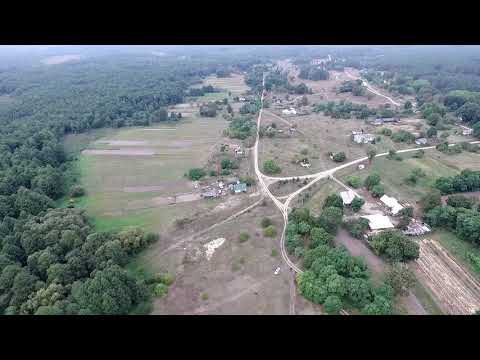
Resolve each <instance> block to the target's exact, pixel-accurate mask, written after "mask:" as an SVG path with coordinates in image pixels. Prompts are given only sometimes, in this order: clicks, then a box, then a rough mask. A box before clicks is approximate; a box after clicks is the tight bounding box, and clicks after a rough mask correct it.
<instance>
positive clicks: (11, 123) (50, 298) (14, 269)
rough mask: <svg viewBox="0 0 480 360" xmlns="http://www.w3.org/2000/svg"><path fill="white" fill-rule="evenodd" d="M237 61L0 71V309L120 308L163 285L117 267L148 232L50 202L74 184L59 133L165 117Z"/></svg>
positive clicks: (102, 61)
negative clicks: (97, 221) (102, 222)
mask: <svg viewBox="0 0 480 360" xmlns="http://www.w3.org/2000/svg"><path fill="white" fill-rule="evenodd" d="M242 61H243V60H237V59H235V60H232V58H228V57H225V58H218V57H217V58H215V57H213V58H205V59H202V60H189V59H184V60H181V61H180V60H179V59H178V57H162V58H161V60H159V59H156V58H155V57H152V56H139V55H135V56H132V55H122V56H116V57H110V56H104V57H95V58H92V59H90V60H87V61H80V62H74V63H66V64H61V65H55V66H50V67H48V66H25V67H13V68H8V69H7V70H6V69H4V70H3V71H1V72H0V99H1V100H2V101H1V103H0V241H1V243H0V314H2V313H3V314H127V313H129V312H131V311H133V310H134V309H135V308H137V307H138V306H141V304H142V303H145V302H146V301H148V298H149V296H150V294H152V293H153V292H155V291H157V292H158V291H162V289H163V288H162V286H165V284H164V283H163V282H162V281H163V280H162V279H138V278H135V277H134V276H132V275H131V274H129V273H128V272H126V271H125V270H124V269H123V266H125V265H126V263H127V262H128V261H129V259H130V258H131V257H132V256H134V255H135V254H136V253H137V252H138V251H140V250H141V249H143V248H144V247H146V246H147V245H148V244H150V243H151V242H152V241H155V240H156V236H155V235H153V234H146V233H143V231H142V230H140V229H132V230H130V231H126V232H120V233H118V232H116V233H97V232H95V229H94V227H93V226H92V221H91V219H89V218H88V217H87V216H86V214H84V213H83V212H82V211H80V210H77V209H70V208H64V209H55V202H54V201H55V200H58V199H60V198H62V196H64V195H66V194H68V193H69V191H70V189H69V187H70V185H71V184H72V179H71V174H72V173H71V172H70V169H71V168H72V161H73V160H72V159H70V158H69V157H68V156H67V155H66V154H65V152H64V150H63V146H62V139H63V136H64V135H66V134H68V133H79V132H83V131H87V130H90V129H94V128H101V127H122V126H129V125H148V124H151V123H154V122H157V121H165V120H167V119H168V116H167V111H166V107H167V106H169V105H172V104H176V103H180V102H182V101H183V100H184V98H185V97H186V96H189V95H192V92H191V90H189V88H190V86H191V85H193V84H195V83H198V82H199V80H200V79H201V78H202V77H204V76H207V75H209V74H211V73H215V72H216V71H217V70H218V69H219V67H221V68H223V69H225V72H228V71H229V69H236V68H237V67H238V66H240V67H242V66H246V68H245V69H248V66H249V65H248V64H249V62H248V59H247V60H245V63H242ZM245 64H247V65H245ZM223 75H225V74H223ZM194 91H195V90H194ZM196 91H197V92H202V93H204V92H211V91H215V90H214V89H212V88H210V87H205V88H201V89H200V90H196ZM170 118H171V117H170ZM72 191H73V190H72ZM75 191H76V192H77V193H78V191H79V189H78V188H76V189H75ZM80 193H81V191H80ZM70 195H71V196H74V195H75V194H73V193H72V194H70ZM159 289H160V290H159Z"/></svg>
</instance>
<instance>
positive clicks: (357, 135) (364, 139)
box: [352, 130, 375, 144]
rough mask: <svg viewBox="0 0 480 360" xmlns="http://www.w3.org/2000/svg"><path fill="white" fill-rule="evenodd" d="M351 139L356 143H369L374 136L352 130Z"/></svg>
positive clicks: (372, 140)
mask: <svg viewBox="0 0 480 360" xmlns="http://www.w3.org/2000/svg"><path fill="white" fill-rule="evenodd" d="M352 140H353V141H354V142H356V143H357V144H371V143H373V142H374V141H375V136H374V135H372V134H366V133H364V132H363V130H362V131H352Z"/></svg>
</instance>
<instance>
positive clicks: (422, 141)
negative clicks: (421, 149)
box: [415, 138, 427, 145]
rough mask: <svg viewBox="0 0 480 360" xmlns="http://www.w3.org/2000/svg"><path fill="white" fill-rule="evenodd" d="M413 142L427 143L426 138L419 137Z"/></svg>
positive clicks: (418, 143)
mask: <svg viewBox="0 0 480 360" xmlns="http://www.w3.org/2000/svg"><path fill="white" fill-rule="evenodd" d="M415 144H417V145H426V144H427V139H426V138H419V139H417V140H415Z"/></svg>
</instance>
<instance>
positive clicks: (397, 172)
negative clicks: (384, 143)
mask: <svg viewBox="0 0 480 360" xmlns="http://www.w3.org/2000/svg"><path fill="white" fill-rule="evenodd" d="M400 156H401V157H402V158H403V160H402V161H397V160H390V159H387V158H386V157H381V158H376V159H374V160H373V162H372V165H371V166H369V167H368V168H367V169H366V170H367V171H365V170H363V171H356V170H355V169H356V167H354V166H352V167H351V168H349V169H348V170H344V171H342V172H339V174H341V175H340V178H341V179H342V180H344V181H346V177H347V176H348V175H349V174H352V173H353V174H355V175H357V176H359V177H360V178H361V179H362V181H363V180H364V179H365V178H366V177H367V176H368V175H369V174H370V173H373V172H377V173H378V174H379V175H380V177H381V179H382V184H383V185H384V186H385V192H386V194H388V195H389V196H394V197H396V198H398V199H399V200H400V201H403V202H410V203H412V204H413V203H414V202H415V201H418V200H420V199H421V197H422V196H423V195H424V194H425V193H426V192H427V191H429V190H430V189H431V188H432V186H433V185H434V183H435V180H436V179H437V178H438V177H440V176H452V175H455V174H457V173H458V172H459V171H458V169H456V168H454V167H452V166H449V165H446V164H444V163H443V162H442V161H441V160H438V159H435V158H432V157H430V156H428V153H427V152H426V154H425V157H424V158H422V159H416V158H413V157H412V155H411V154H400ZM415 168H420V169H422V170H423V171H424V172H425V174H426V176H425V177H422V178H419V180H418V182H417V184H415V185H410V184H406V183H405V178H406V177H407V176H408V175H410V173H411V172H412V170H413V169H415Z"/></svg>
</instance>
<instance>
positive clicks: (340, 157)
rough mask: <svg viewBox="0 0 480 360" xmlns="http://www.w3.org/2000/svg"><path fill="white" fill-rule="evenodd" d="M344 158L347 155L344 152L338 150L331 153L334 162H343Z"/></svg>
mask: <svg viewBox="0 0 480 360" xmlns="http://www.w3.org/2000/svg"><path fill="white" fill-rule="evenodd" d="M346 158H347V156H346V155H345V153H344V152H343V151H341V152H338V153H336V154H335V155H333V161H335V162H343V161H345V159H346Z"/></svg>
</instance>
